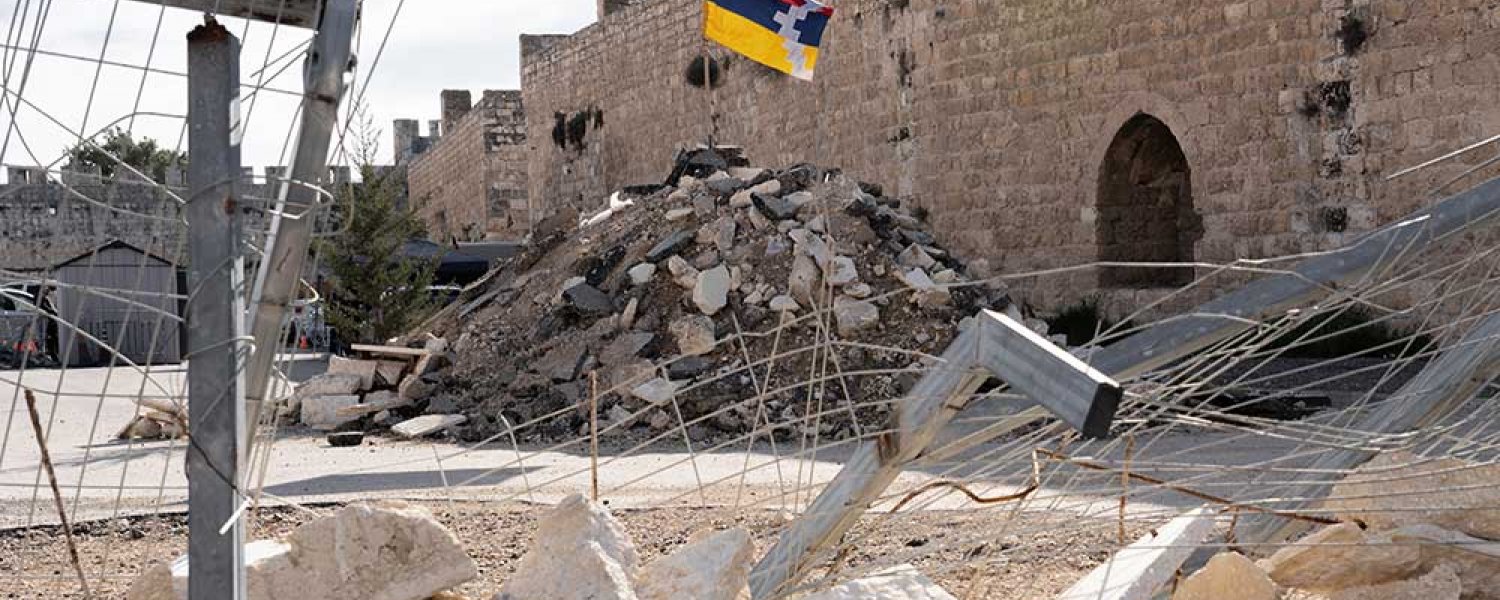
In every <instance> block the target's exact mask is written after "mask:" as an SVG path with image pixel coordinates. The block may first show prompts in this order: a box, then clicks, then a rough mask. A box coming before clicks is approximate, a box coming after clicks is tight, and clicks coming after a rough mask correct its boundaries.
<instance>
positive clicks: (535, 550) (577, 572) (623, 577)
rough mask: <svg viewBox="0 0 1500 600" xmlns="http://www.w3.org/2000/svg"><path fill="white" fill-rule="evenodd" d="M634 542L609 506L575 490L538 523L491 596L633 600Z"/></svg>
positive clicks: (497, 599) (539, 599)
mask: <svg viewBox="0 0 1500 600" xmlns="http://www.w3.org/2000/svg"><path fill="white" fill-rule="evenodd" d="M639 568H640V558H639V556H638V555H637V554H636V550H635V545H634V544H632V543H631V542H630V538H629V537H628V536H627V535H626V534H625V528H624V527H621V526H620V524H619V522H617V521H615V519H614V517H612V516H610V514H609V511H608V510H607V509H605V508H604V507H603V506H601V505H599V504H596V503H593V502H589V501H588V500H587V499H585V498H584V497H583V496H580V495H573V496H570V497H568V498H567V499H566V500H563V501H562V503H560V504H558V505H557V507H556V508H554V509H553V510H552V512H551V513H549V514H548V515H547V516H546V517H545V518H543V519H542V521H541V523H539V524H538V525H537V531H536V535H535V536H534V537H533V538H532V543H531V547H530V550H528V551H527V552H526V556H524V557H522V558H521V563H520V564H519V565H518V566H517V567H516V572H515V574H513V575H511V576H510V578H509V579H507V580H506V581H505V584H504V586H502V587H501V588H500V593H499V594H497V595H496V596H495V597H494V598H493V600H634V599H635V598H636V595H635V592H634V591H633V590H632V589H631V582H632V581H633V580H634V579H635V576H636V572H637V570H639Z"/></svg>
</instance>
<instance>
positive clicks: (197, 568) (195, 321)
mask: <svg viewBox="0 0 1500 600" xmlns="http://www.w3.org/2000/svg"><path fill="white" fill-rule="evenodd" d="M239 83H240V42H239V40H238V39H236V38H235V37H234V35H233V34H231V33H229V30H227V29H225V28H224V27H223V26H222V25H219V23H218V22H217V21H215V20H214V19H213V17H207V18H206V19H205V22H204V24H203V25H202V26H200V27H198V28H196V29H194V30H193V31H192V33H189V34H188V86H187V87H188V189H189V190H190V195H189V198H188V204H187V224H188V261H189V264H188V286H189V289H190V290H191V293H190V295H189V296H188V302H187V326H188V355H187V356H188V424H189V425H190V427H191V433H190V437H189V444H188V449H187V477H188V562H189V565H190V573H189V576H188V598H190V599H191V600H242V599H243V598H244V597H245V579H244V566H245V561H244V556H243V551H242V548H243V538H244V531H243V528H242V526H241V525H240V522H239V520H238V519H234V523H233V524H232V525H230V526H229V527H228V528H227V529H225V530H224V531H223V532H221V531H220V530H221V528H223V527H224V525H225V523H228V522H230V520H231V519H232V518H233V516H234V514H235V511H236V509H237V508H238V505H239V503H240V495H239V493H238V492H237V489H236V482H237V481H238V477H239V465H240V455H239V448H240V438H241V436H242V435H243V432H244V430H243V428H242V423H243V421H244V410H245V405H244V396H243V394H244V387H243V380H242V379H241V377H242V373H243V371H242V370H241V369H240V359H241V357H242V356H243V354H242V352H241V350H242V349H243V347H244V344H243V342H242V341H240V338H241V337H242V334H243V332H244V329H243V328H244V322H245V320H244V314H245V310H244V309H245V304H244V299H243V292H244V288H243V281H242V271H243V269H244V262H243V260H244V259H243V256H242V254H241V252H240V248H241V240H240V217H239V212H240V208H239V198H238V194H237V193H236V190H235V188H236V186H235V182H236V180H237V179H238V178H239V176H240V146H239V139H238V132H237V131H236V129H237V128H238V127H239V101H240V100H239V89H240V87H239Z"/></svg>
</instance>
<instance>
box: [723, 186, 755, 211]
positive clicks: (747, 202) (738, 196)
mask: <svg viewBox="0 0 1500 600" xmlns="http://www.w3.org/2000/svg"><path fill="white" fill-rule="evenodd" d="M750 194H751V191H750V190H740V191H738V192H735V193H734V195H733V196H730V197H729V207H730V208H736V209H738V208H749V207H750V206H751V205H754V204H755V200H754V199H753V198H751V196H750Z"/></svg>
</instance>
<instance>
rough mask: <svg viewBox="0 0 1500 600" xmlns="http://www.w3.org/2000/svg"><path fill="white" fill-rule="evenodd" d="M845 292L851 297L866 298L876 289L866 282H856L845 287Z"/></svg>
mask: <svg viewBox="0 0 1500 600" xmlns="http://www.w3.org/2000/svg"><path fill="white" fill-rule="evenodd" d="M844 294H846V295H848V296H849V297H850V298H856V299H859V300H864V299H865V298H869V297H870V296H872V295H874V294H875V289H874V288H872V287H870V285H869V284H866V283H855V284H853V285H849V286H845V287H844Z"/></svg>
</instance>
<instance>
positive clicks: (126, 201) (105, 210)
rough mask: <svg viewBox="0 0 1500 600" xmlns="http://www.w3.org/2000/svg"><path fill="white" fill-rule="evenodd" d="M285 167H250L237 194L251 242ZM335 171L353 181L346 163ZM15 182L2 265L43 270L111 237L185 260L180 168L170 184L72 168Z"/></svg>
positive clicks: (3, 192)
mask: <svg viewBox="0 0 1500 600" xmlns="http://www.w3.org/2000/svg"><path fill="white" fill-rule="evenodd" d="M281 172H282V168H281V167H267V168H266V169H265V171H264V174H265V176H264V177H260V178H255V177H254V175H255V170H254V169H253V168H246V169H245V179H244V180H243V181H242V182H241V184H240V188H239V192H240V197H241V205H242V206H243V207H244V210H245V213H244V214H245V219H246V220H245V223H244V227H245V232H246V235H247V237H248V238H249V239H250V240H251V241H252V242H256V243H258V242H259V241H260V240H263V238H264V236H265V232H266V229H267V227H268V222H269V221H268V219H267V217H266V214H265V212H264V211H265V209H266V208H267V207H268V206H270V204H271V203H272V202H273V201H274V200H275V198H276V195H277V191H278V189H279V186H278V185H277V184H276V183H275V182H276V181H277V180H276V178H277V177H278V176H279V175H278V174H279V173H281ZM331 176H332V177H333V178H334V180H335V181H338V182H348V181H349V171H348V169H346V168H336V169H334V170H333V173H332V175H331ZM10 182H11V183H6V184H4V185H0V269H4V270H9V271H38V270H44V269H47V268H50V267H52V266H53V265H56V264H57V263H60V262H63V261H66V260H68V259H71V258H74V257H77V256H79V255H81V254H84V253H87V252H88V251H90V250H92V249H94V248H97V247H99V246H102V245H104V244H106V243H109V242H111V241H114V240H120V241H123V242H125V243H128V244H130V245H132V246H135V247H138V248H141V249H143V250H145V251H147V252H150V253H151V254H154V255H157V256H160V257H163V258H166V259H167V260H171V261H174V262H179V263H181V262H184V261H185V259H186V251H187V246H186V243H187V242H186V240H185V239H184V237H183V233H184V232H185V231H186V228H187V225H186V224H185V222H184V221H183V219H184V218H185V216H184V214H183V212H182V204H181V202H182V201H183V200H185V199H186V198H187V197H188V191H187V189H186V180H185V178H184V176H183V173H182V172H181V171H178V170H173V171H170V172H169V173H168V174H167V184H168V185H167V186H166V187H165V188H164V187H163V186H160V185H157V184H155V183H143V182H141V181H138V180H134V179H132V178H131V177H120V178H118V179H101V178H100V177H99V176H98V175H95V174H91V173H67V174H65V176H64V177H63V178H62V179H61V180H60V181H59V180H58V179H57V178H56V177H47V176H45V175H44V174H42V173H40V172H35V173H33V174H32V176H30V177H27V178H18V177H17V174H16V173H15V172H12V174H11V177H10Z"/></svg>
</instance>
